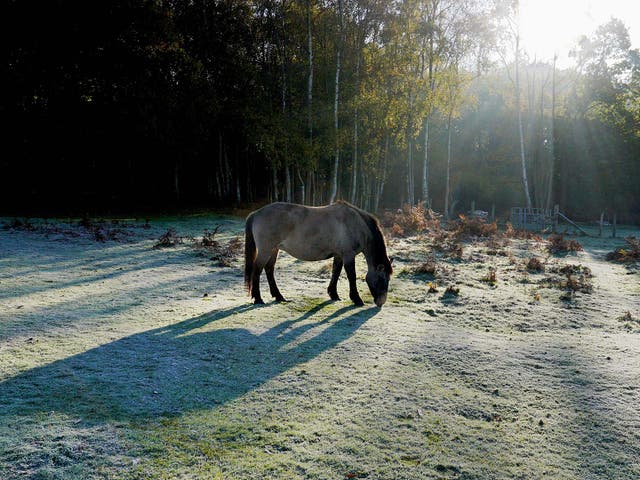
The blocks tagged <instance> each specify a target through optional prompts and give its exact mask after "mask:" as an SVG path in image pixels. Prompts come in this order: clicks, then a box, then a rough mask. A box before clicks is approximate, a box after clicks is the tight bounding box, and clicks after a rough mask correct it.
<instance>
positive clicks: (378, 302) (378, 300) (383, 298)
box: [374, 293, 387, 308]
mask: <svg viewBox="0 0 640 480" xmlns="http://www.w3.org/2000/svg"><path fill="white" fill-rule="evenodd" d="M374 301H375V302H376V306H377V307H378V308H382V305H384V303H385V302H386V301H387V294H386V293H383V294H382V295H380V296H379V297H378V298H376V299H375V300H374Z"/></svg>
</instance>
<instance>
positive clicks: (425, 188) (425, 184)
mask: <svg viewBox="0 0 640 480" xmlns="http://www.w3.org/2000/svg"><path fill="white" fill-rule="evenodd" d="M422 201H423V202H424V204H425V205H427V206H429V117H427V118H426V119H425V122H424V160H423V163H422Z"/></svg>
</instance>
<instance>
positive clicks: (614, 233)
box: [611, 212, 617, 238]
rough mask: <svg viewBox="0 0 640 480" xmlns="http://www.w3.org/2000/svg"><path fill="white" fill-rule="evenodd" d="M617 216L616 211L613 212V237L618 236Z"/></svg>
mask: <svg viewBox="0 0 640 480" xmlns="http://www.w3.org/2000/svg"><path fill="white" fill-rule="evenodd" d="M616 221H617V218H616V214H615V212H614V213H613V231H612V232H611V237H612V238H616V224H617V222H616Z"/></svg>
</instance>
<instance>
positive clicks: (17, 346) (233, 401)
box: [0, 216, 640, 479]
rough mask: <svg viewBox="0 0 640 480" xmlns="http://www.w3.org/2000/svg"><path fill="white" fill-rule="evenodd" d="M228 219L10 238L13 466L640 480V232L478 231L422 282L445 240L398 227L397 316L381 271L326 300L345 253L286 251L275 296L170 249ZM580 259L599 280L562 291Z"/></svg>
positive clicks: (96, 474)
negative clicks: (570, 248)
mask: <svg viewBox="0 0 640 480" xmlns="http://www.w3.org/2000/svg"><path fill="white" fill-rule="evenodd" d="M5 221H8V219H5ZM217 224H219V225H221V230H220V232H219V234H218V236H217V237H216V238H219V239H220V240H221V241H222V243H225V242H227V241H229V240H230V239H231V238H232V237H234V236H235V235H237V234H239V233H240V232H241V229H242V220H241V219H237V218H233V217H213V216H191V217H181V218H162V219H152V221H151V228H148V229H145V228H141V227H140V226H136V227H125V230H126V231H127V232H128V233H127V234H126V235H124V234H123V235H122V236H121V238H119V240H117V241H113V240H107V241H105V242H96V241H95V240H94V239H93V238H92V235H89V234H87V233H84V231H83V229H82V228H80V227H77V226H68V227H67V226H64V225H61V226H60V227H61V228H56V229H51V230H48V232H49V233H45V232H44V231H43V229H36V231H28V230H24V229H23V230H20V229H17V230H16V229H0V478H3V479H13V478H38V479H49V478H50V479H57V478H60V479H63V478H70V479H71V478H73V479H76V478H77V479H89V478H140V479H143V478H203V479H211V478H228V479H245V478H255V479H264V478H277V479H280V478H300V479H307V478H308V479H349V478H369V479H424V478H464V479H476V478H477V479H485V478H486V479H494V478H521V479H533V478H561V479H562V478H566V479H569V478H575V479H577V478H580V479H624V478H629V479H632V478H640V409H639V408H638V406H639V405H640V322H638V318H640V282H639V274H638V270H634V269H629V268H625V267H624V266H621V265H614V264H611V263H608V262H605V261H604V260H603V256H604V253H605V252H607V251H610V250H612V249H613V247H614V246H618V245H621V244H622V240H620V239H618V240H611V239H597V238H596V239H584V238H580V239H579V240H580V241H581V242H583V245H584V247H585V251H584V252H580V253H579V254H576V255H570V256H567V257H565V258H556V257H549V256H548V255H547V254H546V253H545V252H544V248H543V247H544V245H543V244H540V243H538V242H534V241H526V240H511V241H509V242H508V245H498V246H495V245H493V246H488V245H487V244H486V242H473V243H469V244H465V245H464V252H463V259H462V261H455V260H451V259H446V258H440V257H439V256H438V261H437V266H438V273H437V274H436V277H435V278H433V279H431V278H425V277H424V276H420V275H415V274H413V273H412V269H413V268H414V267H415V266H416V265H417V264H419V263H421V262H423V261H424V260H425V258H426V257H427V256H428V255H430V254H431V253H432V251H431V247H430V242H429V239H424V238H423V239H419V238H413V239H404V240H392V241H390V251H391V253H392V255H394V256H395V258H396V260H395V267H396V272H397V274H396V275H395V276H394V278H393V280H392V283H391V290H390V295H389V300H388V302H387V304H386V305H385V306H384V308H382V309H381V310H379V309H377V308H376V307H374V306H373V304H372V302H371V297H370V296H369V294H368V291H367V289H366V284H365V283H364V282H361V284H360V291H361V294H362V295H363V298H364V300H365V302H367V305H366V306H365V307H363V308H355V307H352V306H351V304H350V303H349V301H348V300H343V301H340V302H335V303H333V302H329V301H327V295H326V286H327V283H328V273H327V269H326V267H324V268H323V266H324V262H323V263H303V262H299V261H297V260H295V259H292V258H291V257H290V256H288V255H286V254H282V255H281V258H280V260H279V261H278V265H277V266H276V278H277V279H278V281H279V284H280V289H281V291H282V293H283V294H284V295H285V297H287V298H289V299H290V300H292V301H291V302H290V303H286V304H267V305H266V306H263V307H254V306H252V305H251V304H250V303H249V299H248V297H247V296H246V293H245V291H244V286H243V284H242V275H241V268H240V258H238V259H237V260H236V261H235V262H234V263H233V265H232V266H231V267H220V266H218V265H217V264H216V263H215V262H212V261H211V260H209V256H210V255H208V254H206V252H203V251H202V250H201V249H196V248H194V247H193V246H192V245H191V244H190V243H188V242H187V243H185V244H183V245H179V246H176V247H172V248H167V249H159V250H158V249H153V248H152V246H153V244H154V243H155V242H156V240H157V239H158V237H159V236H160V235H161V234H162V233H163V232H164V231H165V230H166V229H167V228H168V227H174V228H176V230H177V232H178V234H180V235H192V236H201V235H202V232H203V230H204V228H209V229H211V228H212V227H213V226H214V225H217ZM627 233H635V234H636V235H638V232H637V231H636V232H630V231H623V232H621V234H622V235H625V234H627ZM531 256H538V257H540V258H542V259H543V261H544V262H545V263H546V270H547V271H546V272H545V273H538V274H534V273H527V272H526V270H525V269H524V268H523V266H522V264H523V262H524V261H525V260H526V259H527V258H529V257H531ZM564 264H581V265H583V266H588V267H589V268H590V269H591V270H592V271H593V274H594V278H593V279H592V281H593V284H594V290H593V292H592V293H590V294H587V293H577V294H575V297H574V298H573V299H572V300H570V301H568V300H561V299H560V297H561V295H563V292H562V291H561V290H560V289H558V288H557V287H554V286H553V285H551V284H550V283H549V281H548V280H549V279H551V278H552V277H553V274H551V273H550V272H551V270H553V269H554V268H555V269H557V268H559V267H560V266H562V265H564ZM363 267H364V264H363V262H362V261H361V262H360V264H359V270H358V271H359V275H360V276H362V275H363V274H364V269H363ZM489 267H492V268H495V269H496V276H497V281H496V283H495V284H492V283H488V282H486V281H483V278H485V277H486V276H487V274H488V271H489ZM428 282H432V283H433V284H434V286H436V289H437V290H438V291H437V292H435V293H428ZM448 285H455V286H456V287H457V288H459V289H460V294H459V296H458V297H457V298H456V297H453V298H447V297H445V296H444V295H443V292H444V290H445V288H446V287H447V286H448ZM339 292H340V294H341V297H342V298H344V299H347V298H348V294H347V282H346V279H345V278H344V277H343V278H342V279H341V281H340V283H339ZM265 300H266V297H265ZM627 312H630V315H631V317H630V319H629V317H628V318H627V319H626V320H621V318H622V317H623V316H624V315H625V314H626V313H627Z"/></svg>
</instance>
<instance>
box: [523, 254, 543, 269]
mask: <svg viewBox="0 0 640 480" xmlns="http://www.w3.org/2000/svg"><path fill="white" fill-rule="evenodd" d="M526 267H527V270H529V271H530V272H537V273H540V272H544V264H543V263H542V261H541V260H540V259H539V258H538V257H531V258H530V259H529V261H528V262H527V265H526Z"/></svg>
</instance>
